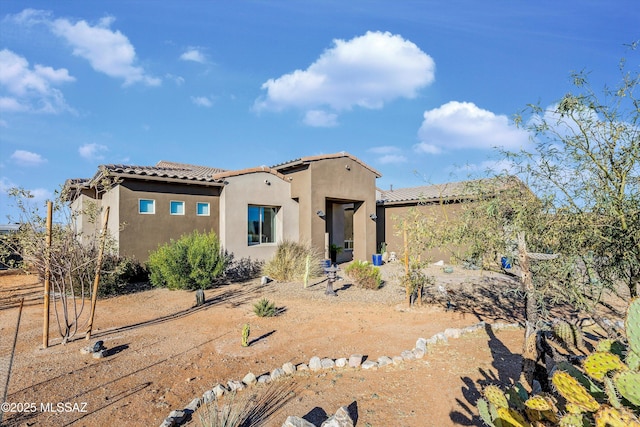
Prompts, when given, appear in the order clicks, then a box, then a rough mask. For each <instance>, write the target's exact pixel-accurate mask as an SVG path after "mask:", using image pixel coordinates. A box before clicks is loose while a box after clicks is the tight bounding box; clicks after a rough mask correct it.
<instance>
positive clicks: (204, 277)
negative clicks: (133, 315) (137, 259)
mask: <svg viewBox="0 0 640 427" xmlns="http://www.w3.org/2000/svg"><path fill="white" fill-rule="evenodd" d="M227 262H228V256H227V255H226V254H225V253H224V252H223V251H222V250H221V248H220V240H219V239H218V236H217V235H216V234H215V233H214V232H210V233H207V234H201V233H200V232H198V231H194V232H192V233H191V234H186V235H184V236H182V237H181V238H180V239H178V240H171V242H170V243H167V244H164V245H162V246H160V247H159V248H158V249H157V250H156V251H154V252H152V253H151V254H150V255H149V260H148V262H147V268H148V269H149V274H150V276H149V279H150V281H151V283H152V284H153V285H154V286H159V287H160V286H162V287H165V286H166V287H167V288H169V289H189V290H194V289H208V288H210V287H212V286H213V285H214V284H215V283H216V280H217V279H218V278H219V277H220V276H221V275H222V274H223V273H224V271H225V268H226V265H227Z"/></svg>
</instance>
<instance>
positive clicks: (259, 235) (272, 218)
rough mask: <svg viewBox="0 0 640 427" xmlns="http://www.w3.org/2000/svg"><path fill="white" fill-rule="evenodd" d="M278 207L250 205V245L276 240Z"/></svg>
mask: <svg viewBox="0 0 640 427" xmlns="http://www.w3.org/2000/svg"><path fill="white" fill-rule="evenodd" d="M277 213H278V208H276V207H271V206H249V232H248V234H247V235H248V240H249V245H260V244H262V243H275V242H276V214H277Z"/></svg>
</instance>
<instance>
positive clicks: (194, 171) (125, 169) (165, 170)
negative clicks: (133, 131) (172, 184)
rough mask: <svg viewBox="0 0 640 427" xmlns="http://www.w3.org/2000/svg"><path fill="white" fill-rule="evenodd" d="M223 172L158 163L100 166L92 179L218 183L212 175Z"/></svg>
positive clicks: (178, 164)
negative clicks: (146, 178) (153, 164)
mask: <svg viewBox="0 0 640 427" xmlns="http://www.w3.org/2000/svg"><path fill="white" fill-rule="evenodd" d="M221 172H225V170H224V169H219V168H211V167H207V166H197V165H189V164H186V163H175V162H167V161H163V160H161V161H159V162H158V163H157V164H156V166H133V165H114V164H111V165H101V166H100V168H99V172H98V174H97V175H96V177H94V180H96V178H99V176H101V175H120V176H122V175H131V176H133V177H154V178H167V179H178V180H186V181H199V182H218V181H219V180H218V179H217V178H214V175H216V174H218V173H221Z"/></svg>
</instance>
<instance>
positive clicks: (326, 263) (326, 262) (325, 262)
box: [322, 259, 331, 268]
mask: <svg viewBox="0 0 640 427" xmlns="http://www.w3.org/2000/svg"><path fill="white" fill-rule="evenodd" d="M329 267H331V260H330V259H323V260H322V268H329Z"/></svg>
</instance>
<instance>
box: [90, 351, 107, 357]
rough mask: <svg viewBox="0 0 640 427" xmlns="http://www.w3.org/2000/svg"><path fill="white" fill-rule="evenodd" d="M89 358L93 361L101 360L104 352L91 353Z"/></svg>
mask: <svg viewBox="0 0 640 427" xmlns="http://www.w3.org/2000/svg"><path fill="white" fill-rule="evenodd" d="M91 357H93V358H94V359H102V358H103V357H104V350H100V351H96V352H94V353H91Z"/></svg>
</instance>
